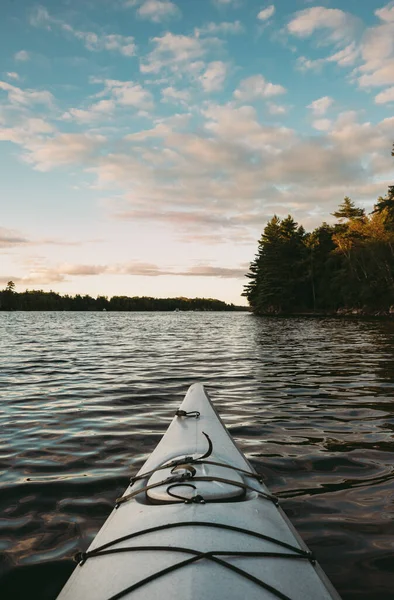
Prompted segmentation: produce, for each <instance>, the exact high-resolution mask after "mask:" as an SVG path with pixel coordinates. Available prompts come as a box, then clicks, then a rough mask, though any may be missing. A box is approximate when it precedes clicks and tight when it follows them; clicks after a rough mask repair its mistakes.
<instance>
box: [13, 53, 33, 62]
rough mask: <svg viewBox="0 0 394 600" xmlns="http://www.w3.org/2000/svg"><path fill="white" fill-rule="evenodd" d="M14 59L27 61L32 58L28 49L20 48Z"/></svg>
mask: <svg viewBox="0 0 394 600" xmlns="http://www.w3.org/2000/svg"><path fill="white" fill-rule="evenodd" d="M14 59H15V60H19V61H21V62H26V61H27V60H30V54H29V53H28V52H27V51H26V50H19V52H17V53H16V54H14Z"/></svg>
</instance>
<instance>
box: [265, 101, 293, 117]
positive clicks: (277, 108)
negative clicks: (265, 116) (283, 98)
mask: <svg viewBox="0 0 394 600" xmlns="http://www.w3.org/2000/svg"><path fill="white" fill-rule="evenodd" d="M267 107H268V112H269V113H270V115H285V114H286V113H287V112H288V108H287V106H283V105H281V104H274V103H273V102H268V104H267Z"/></svg>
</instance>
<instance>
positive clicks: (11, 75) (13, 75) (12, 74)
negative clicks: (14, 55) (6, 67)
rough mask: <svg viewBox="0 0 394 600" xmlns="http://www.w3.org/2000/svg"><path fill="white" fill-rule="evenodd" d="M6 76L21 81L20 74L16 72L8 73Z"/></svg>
mask: <svg viewBox="0 0 394 600" xmlns="http://www.w3.org/2000/svg"><path fill="white" fill-rule="evenodd" d="M6 76H7V77H8V79H13V80H14V81H18V79H20V77H19V75H18V73H15V71H11V72H9V73H6Z"/></svg>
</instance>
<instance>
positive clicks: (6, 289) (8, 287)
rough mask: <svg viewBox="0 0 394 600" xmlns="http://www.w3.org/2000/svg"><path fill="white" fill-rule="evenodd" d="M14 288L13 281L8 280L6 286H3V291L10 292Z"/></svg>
mask: <svg viewBox="0 0 394 600" xmlns="http://www.w3.org/2000/svg"><path fill="white" fill-rule="evenodd" d="M14 290H15V283H14V282H13V281H9V282H8V283H7V286H6V288H5V291H6V292H11V293H12V292H13V291H14Z"/></svg>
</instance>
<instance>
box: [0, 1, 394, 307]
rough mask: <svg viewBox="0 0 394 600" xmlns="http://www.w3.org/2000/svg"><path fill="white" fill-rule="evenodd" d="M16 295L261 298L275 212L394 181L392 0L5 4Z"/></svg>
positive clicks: (8, 212)
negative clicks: (253, 288) (256, 262)
mask: <svg viewBox="0 0 394 600" xmlns="http://www.w3.org/2000/svg"><path fill="white" fill-rule="evenodd" d="M1 17H2V18H1V19H0V47H1V52H0V161H1V163H0V164H1V178H0V203H1V221H0V286H2V287H3V286H4V285H5V284H6V283H7V282H8V281H9V280H12V281H14V282H15V284H16V290H17V291H24V290H25V289H43V290H48V291H49V290H54V291H56V292H59V293H61V294H65V293H69V294H77V293H80V294H90V295H92V296H97V295H107V296H113V295H127V296H155V297H174V296H186V297H210V298H219V299H221V300H224V301H226V302H233V303H235V304H245V303H246V300H245V299H244V298H242V297H241V292H242V289H243V285H244V284H245V283H246V279H245V273H246V272H247V270H248V265H249V263H250V261H251V260H253V257H254V255H255V253H256V251H257V241H258V239H259V237H260V236H261V233H262V231H263V229H264V226H265V224H266V223H267V221H268V220H269V219H270V218H271V217H272V216H273V215H274V214H277V215H278V216H280V217H286V216H287V215H288V214H291V215H292V216H293V217H294V218H295V220H296V221H297V222H298V223H299V224H302V225H303V226H304V227H305V228H306V229H307V230H308V231H309V230H311V229H313V228H314V227H316V226H318V225H319V224H320V223H321V222H322V221H328V222H333V221H334V219H333V217H331V216H330V213H332V212H333V211H334V210H335V209H336V207H337V206H338V205H339V204H340V203H341V202H342V200H343V198H344V196H350V197H351V198H352V199H353V200H354V202H355V203H356V204H357V205H358V206H362V207H365V208H366V210H367V211H370V210H371V209H372V208H373V204H374V202H376V199H377V198H378V197H379V196H381V195H383V196H384V195H385V193H386V192H387V187H388V185H390V184H392V183H393V177H394V162H393V159H392V158H391V155H390V153H391V146H392V143H393V142H394V2H389V3H384V2H381V1H379V0H366V1H365V2H361V1H360V0H342V1H340V0H336V1H335V0H320V1H319V0H318V1H317V2H314V1H313V0H277V1H276V2H274V3H269V2H268V3H267V2H261V1H258V0H111V2H108V0H46V1H45V2H43V3H42V4H41V3H36V2H34V1H31V0H18V1H17V2H15V1H13V0H3V2H2V3H1Z"/></svg>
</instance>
